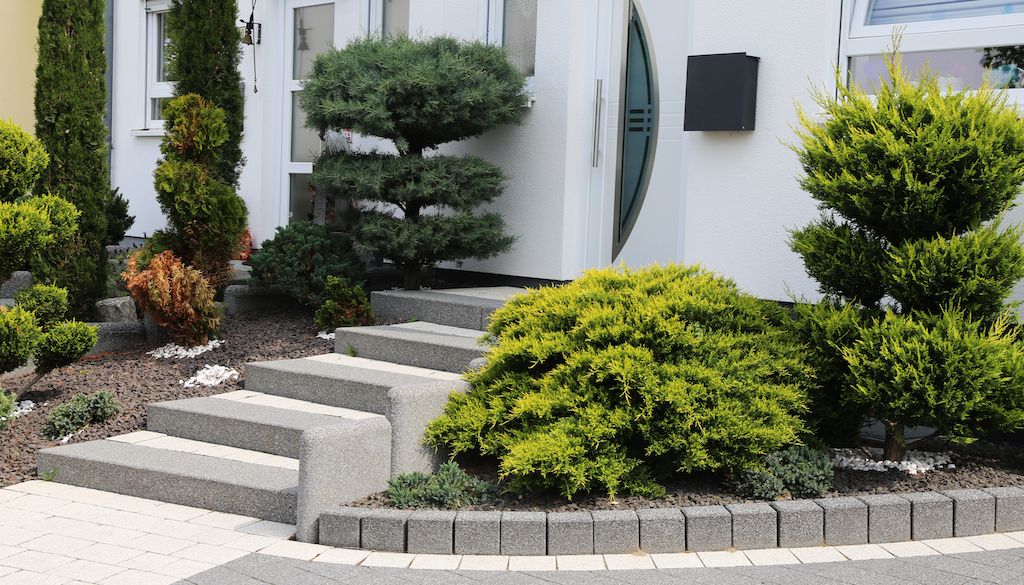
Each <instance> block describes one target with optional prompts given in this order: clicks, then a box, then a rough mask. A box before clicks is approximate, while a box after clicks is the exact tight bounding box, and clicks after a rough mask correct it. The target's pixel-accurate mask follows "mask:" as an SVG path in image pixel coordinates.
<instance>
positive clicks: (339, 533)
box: [318, 506, 371, 548]
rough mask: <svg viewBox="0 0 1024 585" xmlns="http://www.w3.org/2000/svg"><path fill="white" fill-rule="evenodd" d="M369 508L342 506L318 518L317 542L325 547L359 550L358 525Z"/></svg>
mask: <svg viewBox="0 0 1024 585" xmlns="http://www.w3.org/2000/svg"><path fill="white" fill-rule="evenodd" d="M370 511H371V509H370V508H350V507H348V506H342V507H340V508H338V509H336V510H332V511H330V512H327V513H326V514H323V515H322V516H320V537H319V540H318V542H319V543H320V544H322V545H325V546H337V547H342V548H359V546H360V540H359V532H360V524H361V523H362V520H363V516H365V515H367V514H368V513H369V512H370Z"/></svg>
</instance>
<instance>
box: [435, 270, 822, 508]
mask: <svg viewBox="0 0 1024 585" xmlns="http://www.w3.org/2000/svg"><path fill="white" fill-rule="evenodd" d="M786 318H787V316H786V314H785V313H784V311H783V309H782V308H781V307H779V306H778V305H776V304H774V303H769V302H765V301H760V300H758V299H756V298H754V297H752V296H749V295H747V294H744V293H742V292H740V290H739V289H738V288H737V287H736V285H735V284H734V283H733V282H732V281H731V280H728V279H725V278H722V277H720V276H716V275H715V274H713V273H711V272H708V271H706V270H704V269H702V268H700V267H698V266H678V265H669V266H665V267H657V266H653V267H648V268H643V269H639V270H630V269H626V268H618V269H605V270H595V271H590V272H588V273H586V274H585V275H584V276H583V277H582V278H580V279H579V280H576V281H574V282H572V283H570V284H567V285H565V286H558V287H545V288H541V289H538V290H534V291H530V292H528V293H526V294H523V295H520V296H517V297H515V298H513V299H512V300H511V301H510V302H509V303H508V304H507V305H506V306H505V307H503V308H502V309H500V310H498V311H497V312H496V313H495V314H494V316H493V318H492V320H491V324H490V327H489V332H490V335H491V336H492V337H493V339H492V341H493V347H492V349H491V350H490V352H489V353H488V355H487V360H486V365H485V366H484V367H483V368H481V369H480V370H477V371H474V372H472V373H470V374H469V375H468V379H469V381H470V382H471V384H472V388H471V390H470V392H469V393H468V394H465V395H462V394H453V395H452V397H451V400H450V401H449V402H448V404H447V406H446V408H445V412H444V415H443V416H442V417H440V418H439V419H437V420H435V421H433V422H432V423H431V425H430V426H429V428H428V429H427V441H428V443H430V444H432V445H434V446H436V447H444V448H447V449H449V450H450V451H451V452H452V453H453V454H459V453H465V452H475V453H480V454H483V455H488V456H495V457H497V458H498V460H499V465H500V474H501V476H502V477H503V478H504V479H506V480H508V481H509V487H510V488H511V489H516V490H533V489H543V490H555V491H558V492H560V493H561V494H563V495H565V496H567V497H572V496H573V495H574V494H577V493H583V492H589V491H595V490H603V491H605V492H607V493H608V494H609V495H610V496H612V497H614V496H615V494H617V493H620V492H628V493H634V494H642V495H658V494H660V493H663V491H664V489H663V488H662V487H661V485H660V483H659V482H660V481H663V480H665V479H668V478H670V477H671V476H673V475H675V474H678V473H680V472H695V471H717V470H729V471H734V470H739V469H745V468H750V467H757V466H759V465H760V458H761V456H762V455H764V454H766V453H769V452H772V451H776V450H778V449H780V448H782V447H784V446H786V445H789V444H794V443H797V442H799V436H800V434H801V432H802V431H803V423H802V422H801V414H802V413H803V412H804V410H805V408H806V395H805V387H806V385H807V383H808V380H809V369H808V367H807V366H806V364H804V363H803V361H802V360H801V357H800V354H801V347H800V346H799V345H797V344H796V343H795V342H794V341H792V340H791V338H790V337H789V336H787V334H786V333H784V332H783V331H782V330H781V329H780V328H779V326H778V325H779V323H781V322H782V320H783V319H786Z"/></svg>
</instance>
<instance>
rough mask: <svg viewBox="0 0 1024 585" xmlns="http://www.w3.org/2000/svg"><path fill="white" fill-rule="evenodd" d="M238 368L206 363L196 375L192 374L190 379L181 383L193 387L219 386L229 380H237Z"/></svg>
mask: <svg viewBox="0 0 1024 585" xmlns="http://www.w3.org/2000/svg"><path fill="white" fill-rule="evenodd" d="M237 379H238V370H235V369H234V368H228V367H226V366H211V365H210V364H206V365H205V366H203V369H201V370H199V371H198V372H196V375H195V376H192V377H191V378H189V379H188V380H182V381H181V384H182V385H183V386H185V387H186V388H192V387H194V386H217V385H219V384H223V383H224V382H227V381H228V380H237Z"/></svg>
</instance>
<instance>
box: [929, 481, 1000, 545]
mask: <svg viewBox="0 0 1024 585" xmlns="http://www.w3.org/2000/svg"><path fill="white" fill-rule="evenodd" d="M942 493H943V494H945V495H947V496H949V497H950V498H952V499H953V535H954V536H977V535H979V534H991V533H992V532H994V531H995V528H996V498H995V496H993V495H992V494H990V493H986V492H983V491H981V490H947V491H944V492H942Z"/></svg>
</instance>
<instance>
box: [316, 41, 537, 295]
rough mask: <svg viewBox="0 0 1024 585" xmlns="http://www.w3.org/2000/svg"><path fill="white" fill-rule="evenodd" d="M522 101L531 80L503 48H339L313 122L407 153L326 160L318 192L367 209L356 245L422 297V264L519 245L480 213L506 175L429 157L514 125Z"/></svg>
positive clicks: (384, 44)
mask: <svg viewBox="0 0 1024 585" xmlns="http://www.w3.org/2000/svg"><path fill="white" fill-rule="evenodd" d="M524 100H525V94H524V79H523V76H522V74H520V73H519V71H518V70H516V68H515V67H514V66H512V65H511V64H510V63H509V62H508V59H507V58H506V56H505V53H504V52H503V50H502V49H501V48H500V47H495V46H492V45H486V44H483V43H479V42H460V41H457V40H455V39H452V38H448V37H437V38H431V39H429V40H412V39H409V38H407V37H404V36H400V37H397V38H394V39H391V38H384V39H382V38H370V39H364V40H359V41H355V42H353V43H350V44H349V45H348V46H347V47H346V48H345V49H344V50H340V51H329V52H327V53H325V54H323V55H321V56H320V57H319V58H317V60H316V62H315V64H314V66H313V72H312V74H311V75H310V78H309V80H308V81H307V82H306V85H305V88H304V90H303V92H302V108H303V109H304V110H305V111H306V113H307V116H308V118H307V119H308V124H309V125H310V126H311V127H313V128H316V129H317V130H319V131H320V132H326V131H328V130H340V129H342V128H351V129H352V130H353V131H355V132H359V133H361V134H366V135H371V136H378V137H381V138H384V139H387V140H391V141H392V142H393V143H394V145H395V148H396V150H397V151H398V156H392V155H388V154H384V153H378V152H375V153H346V152H339V153H328V154H326V155H324V156H322V157H321V158H320V159H319V160H318V161H317V164H316V166H315V168H314V172H313V183H314V184H315V185H316V186H317V188H318V189H324V190H327V191H330V192H332V193H335V194H340V195H345V196H348V197H352V198H355V199H357V200H359V201H361V202H363V203H365V204H367V205H364V207H363V210H362V214H361V215H360V216H359V218H358V219H357V223H356V229H355V232H356V239H357V242H358V244H359V245H360V246H361V247H362V248H363V249H364V250H366V251H368V252H371V253H373V254H375V255H377V256H380V257H384V258H387V259H389V260H391V261H392V262H394V263H395V265H397V266H398V267H399V268H401V269H402V270H403V271H404V273H405V286H406V288H419V285H420V269H421V268H422V267H424V266H430V265H432V264H434V263H436V262H440V261H445V260H452V261H458V260H462V259H464V258H488V257H491V256H494V255H496V254H499V253H501V252H504V251H506V250H508V249H509V248H510V247H511V246H512V243H513V242H514V237H513V236H510V235H508V234H506V233H505V229H504V222H503V220H502V218H501V216H500V215H498V214H497V213H483V214H477V213H475V212H474V210H475V208H476V207H478V206H479V205H481V204H483V203H488V202H491V201H494V200H495V199H496V198H497V197H498V196H499V195H500V194H501V191H502V182H503V180H504V175H503V173H502V172H501V170H500V169H499V168H498V167H496V166H494V165H493V164H491V163H488V162H486V161H484V160H481V159H479V158H476V157H456V156H445V155H430V156H425V154H426V151H428V150H430V149H434V148H436V147H438V146H440V145H442V144H445V143H447V142H453V141H458V140H464V139H466V138H470V137H473V136H478V135H480V134H482V133H484V132H485V131H487V130H489V129H491V128H494V127H496V126H499V125H502V124H506V123H509V122H516V121H517V120H519V117H520V116H521V115H522V105H523V102H524ZM395 209H397V210H398V212H399V213H398V214H395V213H394V212H393V210H395Z"/></svg>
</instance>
